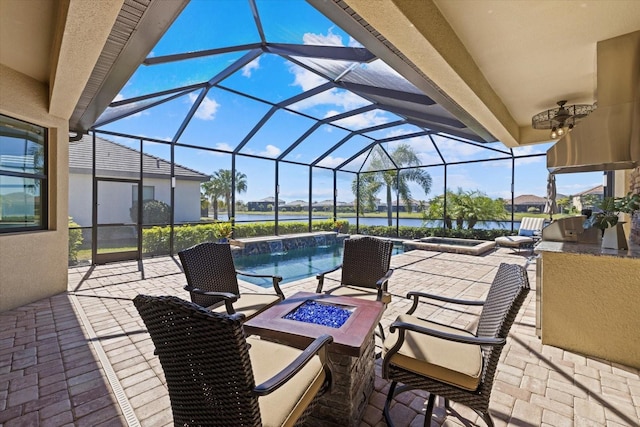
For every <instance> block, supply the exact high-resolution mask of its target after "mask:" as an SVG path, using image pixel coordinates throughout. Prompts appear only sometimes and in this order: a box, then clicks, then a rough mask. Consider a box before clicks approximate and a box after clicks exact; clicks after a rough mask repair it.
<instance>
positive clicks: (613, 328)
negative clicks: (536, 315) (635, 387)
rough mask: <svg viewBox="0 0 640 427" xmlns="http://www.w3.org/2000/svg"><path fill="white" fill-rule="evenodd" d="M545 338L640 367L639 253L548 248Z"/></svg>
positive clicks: (544, 280)
mask: <svg viewBox="0 0 640 427" xmlns="http://www.w3.org/2000/svg"><path fill="white" fill-rule="evenodd" d="M542 266H543V277H542V283H543V285H542V286H543V287H542V343H543V344H548V345H552V346H555V347H560V348H563V349H566V350H570V351H573V352H577V353H581V354H585V355H589V356H595V357H598V358H601V359H605V360H610V361H613V362H617V363H621V364H623V365H626V366H632V367H635V368H640V316H638V301H640V275H639V274H638V272H640V259H637V258H636V259H632V258H619V257H613V256H594V255H578V254H565V253H552V252H544V253H543V254H542Z"/></svg>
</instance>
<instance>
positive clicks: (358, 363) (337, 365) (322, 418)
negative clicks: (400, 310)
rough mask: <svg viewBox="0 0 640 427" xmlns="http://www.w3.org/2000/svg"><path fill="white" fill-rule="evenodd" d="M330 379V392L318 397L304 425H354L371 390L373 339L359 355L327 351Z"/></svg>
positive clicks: (373, 354)
mask: <svg viewBox="0 0 640 427" xmlns="http://www.w3.org/2000/svg"><path fill="white" fill-rule="evenodd" d="M328 355H329V363H330V365H331V373H332V375H333V383H332V387H331V393H327V394H325V395H324V396H322V397H321V398H320V401H319V402H318V406H316V408H315V409H314V410H313V412H312V413H311V415H310V416H309V418H308V419H307V422H306V424H305V425H309V426H317V427H357V426H359V425H360V419H361V418H362V415H363V413H364V410H365V408H366V407H367V402H368V400H369V397H370V396H371V393H372V392H373V386H374V379H375V370H374V361H375V342H374V337H373V334H372V335H371V340H370V341H369V343H368V344H367V345H366V347H365V348H364V349H363V352H362V356H360V357H351V356H346V355H344V354H337V353H333V352H331V351H329V352H328Z"/></svg>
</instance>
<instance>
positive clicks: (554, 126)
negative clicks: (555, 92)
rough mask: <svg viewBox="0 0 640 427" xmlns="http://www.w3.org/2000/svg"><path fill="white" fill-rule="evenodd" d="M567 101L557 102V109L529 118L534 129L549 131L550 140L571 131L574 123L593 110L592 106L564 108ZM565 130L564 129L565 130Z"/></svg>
mask: <svg viewBox="0 0 640 427" xmlns="http://www.w3.org/2000/svg"><path fill="white" fill-rule="evenodd" d="M566 103H567V101H558V107H557V108H552V109H550V110H545V111H542V112H540V113H538V114H536V115H535V116H533V117H532V118H531V126H533V128H534V129H551V134H550V137H551V138H552V139H556V138H559V137H561V136H563V135H564V134H565V133H566V132H568V131H571V129H573V127H574V126H575V124H576V123H578V122H579V121H580V120H582V119H584V118H585V117H587V116H588V115H589V113H591V112H592V111H593V110H595V108H596V107H595V104H594V105H588V104H576V105H568V106H565V104H566ZM565 128H566V129H565Z"/></svg>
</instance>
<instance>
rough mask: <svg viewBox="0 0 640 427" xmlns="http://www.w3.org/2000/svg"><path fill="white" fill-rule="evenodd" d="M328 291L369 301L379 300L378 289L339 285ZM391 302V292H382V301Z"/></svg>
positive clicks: (332, 293) (384, 302)
mask: <svg viewBox="0 0 640 427" xmlns="http://www.w3.org/2000/svg"><path fill="white" fill-rule="evenodd" d="M326 293H328V294H331V295H338V296H342V297H355V298H363V299H366V300H369V301H377V300H378V291H377V290H376V289H371V288H361V287H359V286H344V285H343V286H338V287H336V288H333V289H331V290H329V291H327V292H326ZM390 302H391V294H390V293H388V292H382V303H383V304H389V303H390Z"/></svg>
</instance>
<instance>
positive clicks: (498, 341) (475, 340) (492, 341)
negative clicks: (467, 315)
mask: <svg viewBox="0 0 640 427" xmlns="http://www.w3.org/2000/svg"><path fill="white" fill-rule="evenodd" d="M396 329H400V330H402V331H404V330H406V331H412V332H417V333H420V334H425V335H430V336H432V337H436V338H442V339H445V340H447V341H455V342H459V343H464V344H475V345H488V346H501V345H505V344H506V342H507V339H506V338H489V337H473V336H467V335H457V334H450V333H448V332H442V331H438V330H436V329H431V328H425V327H423V326H419V325H414V324H413V323H407V322H399V321H395V322H393V323H392V324H391V326H389V331H390V332H391V333H393V332H395V330H396ZM402 335H404V334H402ZM403 338H404V337H403ZM394 347H395V346H394Z"/></svg>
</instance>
